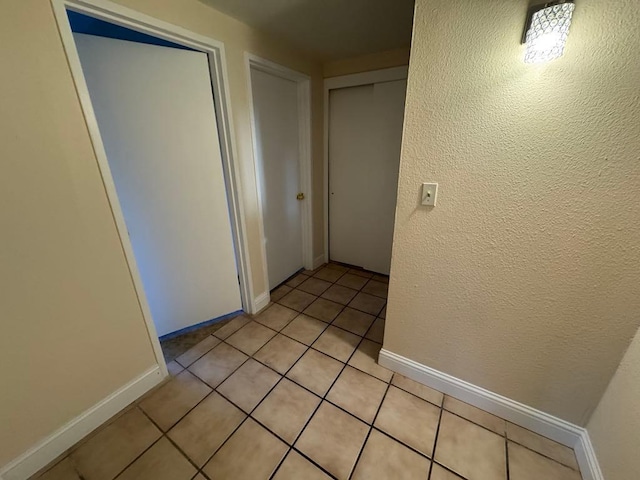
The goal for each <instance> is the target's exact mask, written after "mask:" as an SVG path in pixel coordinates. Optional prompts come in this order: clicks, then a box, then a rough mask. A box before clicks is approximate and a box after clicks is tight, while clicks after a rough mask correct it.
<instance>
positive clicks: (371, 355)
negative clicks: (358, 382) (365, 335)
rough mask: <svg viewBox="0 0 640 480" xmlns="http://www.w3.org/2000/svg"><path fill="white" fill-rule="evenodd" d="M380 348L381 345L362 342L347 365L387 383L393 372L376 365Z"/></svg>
mask: <svg viewBox="0 0 640 480" xmlns="http://www.w3.org/2000/svg"><path fill="white" fill-rule="evenodd" d="M381 348H382V345H380V344H379V343H375V342H372V341H371V340H366V339H365V340H363V341H362V342H361V343H360V345H358V348H357V349H356V351H355V352H354V353H353V356H352V357H351V358H350V359H349V365H351V366H352V367H355V368H357V369H358V370H362V371H363V372H366V373H368V374H369V375H373V376H374V377H377V378H379V379H380V380H382V381H385V382H388V381H389V380H391V377H392V376H393V372H392V371H391V370H388V369H386V368H384V367H381V366H380V365H378V354H379V353H380V349H381Z"/></svg>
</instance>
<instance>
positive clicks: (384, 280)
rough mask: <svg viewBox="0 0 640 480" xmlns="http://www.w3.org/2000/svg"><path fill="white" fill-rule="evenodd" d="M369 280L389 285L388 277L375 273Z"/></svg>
mask: <svg viewBox="0 0 640 480" xmlns="http://www.w3.org/2000/svg"><path fill="white" fill-rule="evenodd" d="M371 279H372V280H375V281H376V282H382V283H389V276H388V275H379V274H377V273H376V274H375V275H374V276H373V277H371Z"/></svg>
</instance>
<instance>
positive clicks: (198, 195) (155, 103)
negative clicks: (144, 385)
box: [74, 34, 242, 335]
mask: <svg viewBox="0 0 640 480" xmlns="http://www.w3.org/2000/svg"><path fill="white" fill-rule="evenodd" d="M74 37H75V40H76V45H77V47H78V53H79V54H80V61H81V64H82V70H83V72H84V76H85V78H86V81H87V86H88V87H89V94H90V96H91V103H92V104H93V108H94V110H95V113H96V118H97V120H98V127H99V129H100V134H101V136H102V140H103V142H104V147H105V150H106V153H107V159H108V163H109V168H110V170H111V174H112V177H113V180H114V183H115V187H116V191H117V193H118V200H119V202H120V205H121V207H122V211H123V214H124V218H125V223H126V225H127V229H128V231H129V237H130V239H131V243H132V246H133V251H134V255H135V259H136V263H137V265H138V269H139V271H140V275H141V277H142V283H143V284H144V290H145V294H146V296H147V299H148V302H149V306H150V308H151V314H152V316H153V320H154V323H155V325H156V328H157V331H158V334H159V335H165V334H167V333H171V332H174V331H176V330H180V329H183V328H185V327H189V326H192V325H195V324H198V323H201V322H204V321H207V320H211V319H213V318H217V317H220V316H222V315H225V314H228V313H231V312H235V311H237V310H240V309H241V308H242V307H241V302H240V288H239V285H238V272H237V268H236V258H235V252H234V245H233V237H232V232H231V224H230V218H229V208H228V205H227V195H226V188H225V180H224V174H223V169H222V157H221V151H220V144H219V140H218V128H217V124H216V115H215V106H214V103H213V95H212V90H211V77H210V74H209V64H208V60H207V56H206V55H205V54H204V53H201V52H193V51H187V50H179V49H174V48H169V47H161V46H157V45H146V44H140V43H135V42H129V41H123V40H115V39H112V38H103V37H95V36H91V35H82V34H75V35H74Z"/></svg>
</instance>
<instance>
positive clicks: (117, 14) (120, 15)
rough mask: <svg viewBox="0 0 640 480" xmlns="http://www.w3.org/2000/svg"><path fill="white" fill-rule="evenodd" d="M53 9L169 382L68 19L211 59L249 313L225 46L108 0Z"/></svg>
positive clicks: (64, 3)
mask: <svg viewBox="0 0 640 480" xmlns="http://www.w3.org/2000/svg"><path fill="white" fill-rule="evenodd" d="M51 5H52V7H53V13H54V17H55V19H56V22H57V24H58V29H59V31H60V37H61V39H62V44H63V46H64V50H65V53H66V56H67V60H68V62H69V67H70V70H71V75H72V77H73V81H74V84H75V87H76V91H77V93H78V97H79V99H80V105H81V107H82V113H83V116H84V118H85V121H86V124H87V128H88V131H89V136H90V138H91V143H92V144H93V150H94V153H95V156H96V159H97V163H98V168H99V170H100V175H101V176H102V181H103V184H104V188H105V191H106V193H107V198H108V201H109V204H110V207H111V211H112V214H113V219H114V221H115V224H116V230H117V233H118V236H119V238H120V243H121V245H122V249H123V251H124V255H125V260H126V262H127V265H128V268H129V273H130V275H131V279H132V281H133V286H134V289H135V292H136V296H137V298H138V303H139V305H140V309H141V311H142V316H143V318H144V322H145V326H146V329H147V332H148V335H149V340H150V341H151V345H152V346H153V351H154V354H155V358H156V362H157V364H158V366H159V368H160V371H161V373H162V376H163V378H164V377H166V376H167V375H168V371H167V366H166V362H165V360H164V355H163V354H162V348H161V346H160V340H159V339H158V335H157V331H156V327H155V324H154V323H153V317H152V315H151V309H150V308H149V303H148V300H147V297H146V295H145V292H144V285H143V283H142V277H141V276H140V272H139V270H138V266H137V263H136V259H135V256H134V253H133V247H132V245H131V240H130V239H129V235H128V233H127V227H126V224H125V220H124V215H123V213H122V208H121V206H120V201H119V200H118V195H117V192H116V188H115V183H114V180H113V176H112V175H111V169H110V167H109V162H108V159H107V155H106V152H105V149H104V144H103V141H102V136H101V134H100V129H99V127H98V121H97V119H96V115H95V112H94V109H93V105H92V103H91V98H90V96H89V89H88V88H87V83H86V80H85V78H84V73H83V71H82V65H81V63H80V57H79V55H78V50H77V48H76V44H75V40H74V38H73V33H72V31H71V25H70V23H69V19H68V17H67V10H71V11H75V12H78V13H82V14H86V15H89V16H91V17H94V18H98V19H100V20H104V21H107V22H110V23H114V24H116V25H120V26H122V27H126V28H129V29H131V30H135V31H138V32H142V33H146V34H148V35H152V36H154V37H158V38H162V39H164V40H168V41H171V42H173V43H177V44H180V45H184V46H187V47H189V48H192V49H194V50H197V51H200V52H202V53H205V54H206V55H207V57H208V61H209V72H210V75H211V84H212V88H213V100H214V104H215V111H216V120H217V124H218V131H217V132H215V136H216V138H218V139H219V142H220V150H221V153H222V166H223V171H224V176H225V185H226V190H227V201H228V204H229V209H230V212H229V213H230V217H231V228H232V232H233V241H234V247H235V252H236V264H237V268H238V277H239V283H240V297H241V299H242V308H243V309H244V310H245V311H248V312H250V313H253V312H254V311H255V305H254V301H253V298H254V297H253V286H252V284H251V278H252V275H251V268H250V265H249V247H248V243H247V235H246V225H245V219H244V209H243V202H242V195H241V191H242V189H241V184H240V175H239V167H238V165H237V156H236V147H235V143H234V142H235V140H234V139H235V134H234V131H233V121H232V116H231V102H230V99H229V93H228V92H229V87H228V85H229V81H228V77H227V67H226V59H225V52H224V45H223V43H222V42H219V41H217V40H214V39H211V38H208V37H205V36H203V35H199V34H196V33H193V32H190V31H188V30H186V29H183V28H181V27H178V26H176V25H172V24H170V23H167V22H163V21H161V20H157V19H155V18H153V17H150V16H148V15H145V14H142V13H140V12H137V11H135V10H131V9H129V8H126V7H123V6H121V5H118V4H116V3H113V2H110V1H108V0H51Z"/></svg>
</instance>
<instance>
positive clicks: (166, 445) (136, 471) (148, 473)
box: [118, 437, 196, 480]
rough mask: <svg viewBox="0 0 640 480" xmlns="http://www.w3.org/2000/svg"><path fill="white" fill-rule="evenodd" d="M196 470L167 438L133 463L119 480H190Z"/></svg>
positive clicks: (162, 439) (159, 441)
mask: <svg viewBox="0 0 640 480" xmlns="http://www.w3.org/2000/svg"><path fill="white" fill-rule="evenodd" d="M195 474H196V469H195V467H194V466H193V465H191V463H189V461H188V460H187V459H186V458H185V457H184V455H182V453H180V451H179V450H178V449H177V448H176V447H174V446H173V445H171V442H170V441H169V440H167V439H166V438H165V437H163V438H161V439H160V440H158V442H157V443H156V444H155V445H154V446H153V447H151V448H150V449H149V450H147V451H146V452H145V453H144V455H142V456H141V457H140V458H138V459H137V460H136V461H135V462H134V463H132V464H131V465H130V466H129V467H128V468H127V469H126V470H125V471H124V472H122V474H121V475H119V476H118V480H190V479H191V478H193V476H194V475H195Z"/></svg>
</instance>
